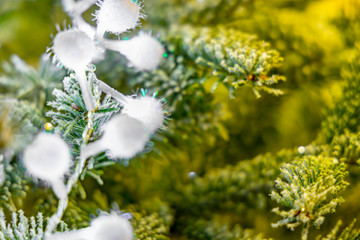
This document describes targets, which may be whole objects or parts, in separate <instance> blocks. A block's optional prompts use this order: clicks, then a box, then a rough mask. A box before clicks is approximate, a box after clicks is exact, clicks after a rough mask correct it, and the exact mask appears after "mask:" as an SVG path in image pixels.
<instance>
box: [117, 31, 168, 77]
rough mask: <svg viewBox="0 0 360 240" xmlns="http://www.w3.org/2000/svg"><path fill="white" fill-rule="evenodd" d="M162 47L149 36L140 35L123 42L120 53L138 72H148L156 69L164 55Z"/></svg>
mask: <svg viewBox="0 0 360 240" xmlns="http://www.w3.org/2000/svg"><path fill="white" fill-rule="evenodd" d="M164 52H165V50H164V48H163V46H162V45H161V44H160V43H159V41H157V40H156V39H155V38H154V37H152V36H151V35H149V34H141V35H139V36H136V37H133V38H132V39H130V40H128V41H124V43H123V46H122V47H121V49H120V53H121V54H123V55H125V56H126V58H127V59H129V61H130V62H131V63H132V64H133V65H134V67H135V68H137V69H139V70H146V71H150V70H153V69H154V68H156V67H157V66H158V65H159V63H160V61H161V59H162V57H163V54H164Z"/></svg>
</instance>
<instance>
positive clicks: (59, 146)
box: [24, 133, 71, 199]
mask: <svg viewBox="0 0 360 240" xmlns="http://www.w3.org/2000/svg"><path fill="white" fill-rule="evenodd" d="M24 165H25V167H26V169H27V171H28V172H29V173H30V174H31V175H32V176H34V177H36V178H39V179H41V180H44V181H47V182H49V183H50V184H51V186H52V188H53V191H54V193H55V194H56V196H57V197H58V198H60V199H61V198H66V196H67V192H66V188H65V185H64V183H63V178H64V174H66V173H67V172H68V171H69V168H70V166H71V156H70V149H69V147H68V145H67V144H66V143H65V142H64V140H62V139H61V137H59V136H58V135H55V134H49V133H40V134H39V135H38V136H37V137H36V138H35V139H34V141H33V142H32V143H31V144H30V145H28V146H27V148H26V149H25V152H24Z"/></svg>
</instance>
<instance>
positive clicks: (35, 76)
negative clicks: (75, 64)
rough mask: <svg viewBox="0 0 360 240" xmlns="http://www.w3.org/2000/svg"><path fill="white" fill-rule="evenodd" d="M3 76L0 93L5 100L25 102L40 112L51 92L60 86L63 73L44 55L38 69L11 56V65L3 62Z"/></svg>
mask: <svg viewBox="0 0 360 240" xmlns="http://www.w3.org/2000/svg"><path fill="white" fill-rule="evenodd" d="M2 68H3V70H4V74H3V75H1V76H0V93H2V95H3V96H5V97H7V98H16V99H19V100H26V101H29V102H31V103H32V104H34V105H36V106H37V107H38V108H39V109H40V110H42V109H44V107H45V105H46V104H45V103H46V102H47V101H49V100H50V99H51V98H52V95H51V91H52V90H53V89H54V88H55V87H59V86H60V80H61V79H62V78H63V77H64V75H65V71H64V70H60V69H59V68H57V67H56V66H55V65H54V64H53V63H51V62H50V60H49V58H48V56H46V55H45V54H44V55H43V56H42V58H41V61H40V67H39V69H34V68H33V67H31V66H29V65H27V64H26V63H25V62H24V61H23V60H22V59H20V58H19V57H18V56H16V55H12V56H11V63H8V62H4V63H3V66H2Z"/></svg>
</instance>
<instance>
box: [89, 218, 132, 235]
mask: <svg viewBox="0 0 360 240" xmlns="http://www.w3.org/2000/svg"><path fill="white" fill-rule="evenodd" d="M91 231H92V233H93V234H92V235H91V237H90V238H89V240H115V239H116V240H131V239H133V229H132V226H131V224H130V223H129V221H128V220H127V219H126V218H124V217H122V216H119V215H117V214H110V215H103V216H100V217H98V218H96V219H95V220H93V221H92V222H91Z"/></svg>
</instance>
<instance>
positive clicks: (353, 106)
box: [319, 49, 360, 142]
mask: <svg viewBox="0 0 360 240" xmlns="http://www.w3.org/2000/svg"><path fill="white" fill-rule="evenodd" d="M359 51H360V50H359V49H358V50H357V54H356V56H359ZM356 56H354V57H353V59H352V60H351V62H350V63H349V65H348V67H347V68H345V69H344V70H343V71H342V78H343V79H344V83H345V86H344V87H343V90H342V95H341V96H342V97H341V98H340V99H339V100H338V101H337V102H336V103H335V104H334V107H333V108H331V109H329V110H328V111H327V113H326V115H325V119H324V120H323V121H322V124H321V125H322V133H321V135H319V141H325V142H330V141H331V140H332V139H333V138H334V137H335V136H339V135H341V134H343V133H347V132H349V133H353V132H359V131H360V128H359V118H358V116H359V114H360V96H359V92H360V63H359V61H358V58H357V57H356Z"/></svg>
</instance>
